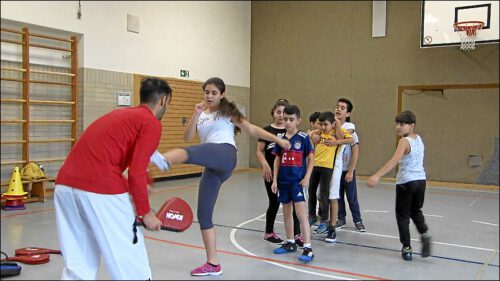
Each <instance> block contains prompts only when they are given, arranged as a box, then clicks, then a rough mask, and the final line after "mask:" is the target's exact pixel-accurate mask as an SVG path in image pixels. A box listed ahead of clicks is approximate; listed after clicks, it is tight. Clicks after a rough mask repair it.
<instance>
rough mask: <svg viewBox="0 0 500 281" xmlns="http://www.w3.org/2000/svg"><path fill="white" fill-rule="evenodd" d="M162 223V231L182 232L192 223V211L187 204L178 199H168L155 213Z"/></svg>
mask: <svg viewBox="0 0 500 281" xmlns="http://www.w3.org/2000/svg"><path fill="white" fill-rule="evenodd" d="M156 217H157V218H158V219H159V220H161V222H162V229H164V230H170V231H177V232H180V231H184V230H186V229H188V228H189V227H190V226H191V224H192V223H193V211H192V210H191V207H190V206H189V204H188V203H187V202H186V201H184V200H182V199H181V198H179V197H174V198H170V199H169V200H167V202H165V203H164V204H163V206H162V207H161V208H160V210H158V212H157V213H156Z"/></svg>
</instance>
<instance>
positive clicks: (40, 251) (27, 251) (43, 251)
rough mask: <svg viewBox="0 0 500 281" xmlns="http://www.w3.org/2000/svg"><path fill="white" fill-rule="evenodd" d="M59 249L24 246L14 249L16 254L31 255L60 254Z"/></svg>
mask: <svg viewBox="0 0 500 281" xmlns="http://www.w3.org/2000/svg"><path fill="white" fill-rule="evenodd" d="M60 253H61V251H59V250H53V249H46V248H37V247H26V248H20V249H16V256H26V255H28V256H31V255H39V254H60Z"/></svg>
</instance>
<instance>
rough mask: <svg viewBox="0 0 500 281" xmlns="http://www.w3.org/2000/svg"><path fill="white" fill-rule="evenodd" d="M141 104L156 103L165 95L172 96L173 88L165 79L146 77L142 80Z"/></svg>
mask: <svg viewBox="0 0 500 281" xmlns="http://www.w3.org/2000/svg"><path fill="white" fill-rule="evenodd" d="M140 94H141V104H143V103H146V104H149V105H155V104H156V103H157V102H158V101H159V100H160V99H161V98H162V97H163V96H167V97H168V96H171V95H172V88H170V86H169V85H168V83H167V82H166V81H165V80H162V79H159V78H144V79H143V80H142V81H141V90H140Z"/></svg>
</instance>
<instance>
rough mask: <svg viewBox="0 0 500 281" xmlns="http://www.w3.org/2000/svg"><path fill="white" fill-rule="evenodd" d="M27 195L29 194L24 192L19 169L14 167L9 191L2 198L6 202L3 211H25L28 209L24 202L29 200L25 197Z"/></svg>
mask: <svg viewBox="0 0 500 281" xmlns="http://www.w3.org/2000/svg"><path fill="white" fill-rule="evenodd" d="M27 193H28V192H24V190H23V183H22V182H21V174H20V173H19V167H14V170H13V171H12V177H11V178H10V183H9V189H8V190H7V192H5V193H4V194H2V198H4V199H5V200H6V201H5V205H4V206H3V209H4V210H6V211H10V210H23V209H25V208H26V207H24V202H23V200H24V199H26V198H27V197H26V196H25V195H26V194H27Z"/></svg>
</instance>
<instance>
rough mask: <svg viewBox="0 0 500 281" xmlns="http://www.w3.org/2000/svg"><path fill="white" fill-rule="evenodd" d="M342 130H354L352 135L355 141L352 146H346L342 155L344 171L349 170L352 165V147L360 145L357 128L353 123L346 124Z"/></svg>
mask: <svg viewBox="0 0 500 281" xmlns="http://www.w3.org/2000/svg"><path fill="white" fill-rule="evenodd" d="M342 128H344V129H346V130H353V132H352V133H351V136H352V138H353V139H354V143H353V144H351V145H345V149H344V153H343V155H342V162H343V163H344V165H343V166H342V171H347V170H349V165H350V164H351V156H352V146H353V145H355V144H357V143H359V138H358V134H357V133H356V131H355V130H356V126H355V125H354V124H353V123H351V122H345V123H344V124H343V125H342Z"/></svg>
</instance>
